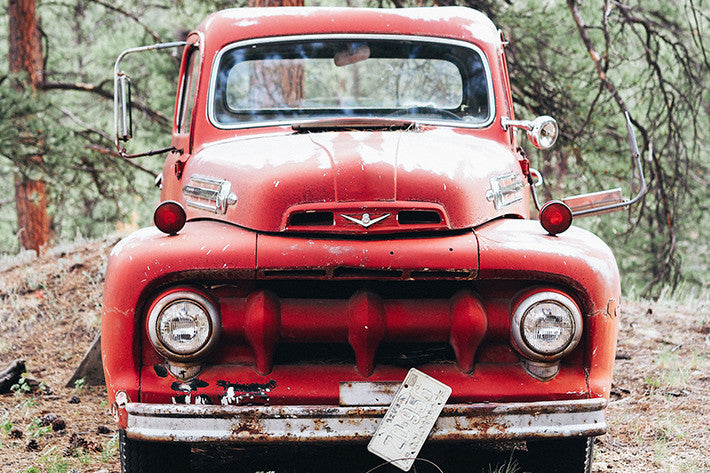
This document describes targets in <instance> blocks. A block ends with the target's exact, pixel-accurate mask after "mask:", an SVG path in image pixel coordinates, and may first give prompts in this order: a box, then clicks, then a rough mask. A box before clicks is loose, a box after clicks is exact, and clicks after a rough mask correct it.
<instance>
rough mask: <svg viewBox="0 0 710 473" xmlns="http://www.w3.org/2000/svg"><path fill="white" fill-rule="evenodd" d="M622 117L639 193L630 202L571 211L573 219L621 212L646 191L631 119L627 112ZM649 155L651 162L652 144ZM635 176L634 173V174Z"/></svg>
mask: <svg viewBox="0 0 710 473" xmlns="http://www.w3.org/2000/svg"><path fill="white" fill-rule="evenodd" d="M624 117H625V118H626V133H627V138H628V141H629V149H630V151H631V159H632V160H633V161H634V165H635V166H636V169H635V170H636V171H637V172H638V179H639V191H638V193H637V194H636V197H634V198H633V199H631V200H623V199H616V198H614V199H615V200H614V201H613V202H612V203H606V202H600V203H599V204H600V205H593V206H591V207H589V208H586V209H579V210H573V211H572V216H573V217H582V216H587V215H598V214H601V213H606V212H614V211H617V210H622V209H624V208H626V207H629V206H631V205H633V204H635V203H636V202H638V201H640V200H641V199H642V198H643V196H644V195H646V191H647V190H648V187H647V186H646V178H645V177H644V175H643V166H642V164H641V153H639V147H638V144H637V143H636V134H635V133H634V129H633V127H632V125H631V117H630V116H629V112H624ZM648 152H649V154H650V158H649V159H650V160H653V143H651V144H650V145H649V151H648ZM634 174H635V173H634ZM615 191H616V189H612V190H610V191H602V192H600V193H598V194H602V195H603V194H604V193H609V197H611V196H612V195H613V193H614V192H615ZM588 195H590V194H583V195H579V196H572V197H567V198H566V199H565V200H574V199H578V198H583V197H586V196H588Z"/></svg>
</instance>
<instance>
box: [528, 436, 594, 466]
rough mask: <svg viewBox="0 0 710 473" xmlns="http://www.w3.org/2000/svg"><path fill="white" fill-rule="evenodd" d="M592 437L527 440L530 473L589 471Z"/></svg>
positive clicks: (592, 444)
mask: <svg viewBox="0 0 710 473" xmlns="http://www.w3.org/2000/svg"><path fill="white" fill-rule="evenodd" d="M593 449H594V437H573V438H562V439H550V440H536V441H530V442H528V454H527V465H526V466H527V471H530V473H591V471H592V456H593Z"/></svg>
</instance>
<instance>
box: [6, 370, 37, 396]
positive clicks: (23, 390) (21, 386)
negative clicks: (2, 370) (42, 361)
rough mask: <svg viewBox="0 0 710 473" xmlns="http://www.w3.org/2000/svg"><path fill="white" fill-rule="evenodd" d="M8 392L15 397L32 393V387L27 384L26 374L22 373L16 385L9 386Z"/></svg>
mask: <svg viewBox="0 0 710 473" xmlns="http://www.w3.org/2000/svg"><path fill="white" fill-rule="evenodd" d="M10 391H12V392H14V393H15V395H16V396H19V395H21V394H29V393H30V392H31V391H32V387H31V386H30V385H29V383H28V382H27V373H24V374H23V375H22V376H21V377H20V380H19V381H18V382H17V383H15V384H13V385H12V386H10Z"/></svg>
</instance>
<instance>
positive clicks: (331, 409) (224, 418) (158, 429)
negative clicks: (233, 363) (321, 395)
mask: <svg viewBox="0 0 710 473" xmlns="http://www.w3.org/2000/svg"><path fill="white" fill-rule="evenodd" d="M605 407H606V400H605V399H603V398H599V399H582V400H574V401H544V402H528V403H509V404H496V403H480V404H454V405H447V406H446V407H445V408H444V410H443V411H442V413H441V415H440V417H439V419H438V420H437V422H436V424H435V425H434V428H433V429H432V432H431V434H430V435H429V438H428V440H431V441H446V440H481V441H492V440H525V439H535V438H552V437H560V436H564V437H571V436H582V435H584V436H588V435H601V434H603V433H604V432H605V431H606V427H607V426H606V420H605V416H604V410H605ZM386 410H387V408H386V407H384V406H363V407H336V406H279V407H276V406H199V405H168V404H143V403H129V404H128V405H127V406H126V411H127V412H128V427H127V429H126V432H127V434H128V436H129V437H130V438H134V439H142V440H151V441H182V442H213V441H216V442H233V443H236V444H263V443H288V442H294V441H298V442H314V443H332V442H365V441H368V440H369V439H370V437H371V436H372V435H373V434H374V432H375V430H376V428H377V425H378V423H379V421H380V419H381V418H382V417H383V416H384V415H385V412H386Z"/></svg>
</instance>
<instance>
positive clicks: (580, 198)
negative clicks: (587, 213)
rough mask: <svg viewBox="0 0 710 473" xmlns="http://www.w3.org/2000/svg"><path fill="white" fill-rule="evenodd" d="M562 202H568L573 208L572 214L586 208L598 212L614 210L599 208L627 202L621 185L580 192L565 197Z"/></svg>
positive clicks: (611, 210)
mask: <svg viewBox="0 0 710 473" xmlns="http://www.w3.org/2000/svg"><path fill="white" fill-rule="evenodd" d="M562 202H564V203H565V204H567V206H568V207H569V208H570V209H572V215H574V214H575V212H582V211H584V210H589V209H593V210H594V211H595V212H594V213H596V214H598V213H603V212H613V211H614V209H609V210H606V211H603V210H602V211H600V210H598V209H599V208H602V207H607V206H609V205H616V204H620V203H623V202H625V200H624V196H623V195H622V193H621V187H617V188H616V189H609V190H605V191H599V192H590V193H589V194H579V195H574V196H570V197H565V198H564V199H562Z"/></svg>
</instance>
